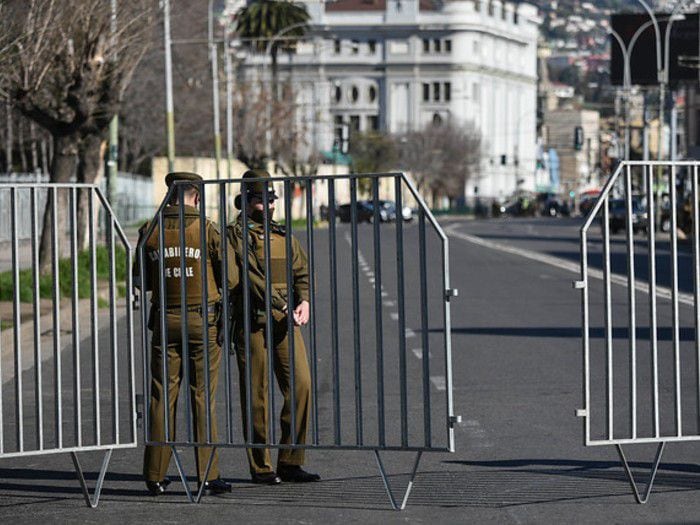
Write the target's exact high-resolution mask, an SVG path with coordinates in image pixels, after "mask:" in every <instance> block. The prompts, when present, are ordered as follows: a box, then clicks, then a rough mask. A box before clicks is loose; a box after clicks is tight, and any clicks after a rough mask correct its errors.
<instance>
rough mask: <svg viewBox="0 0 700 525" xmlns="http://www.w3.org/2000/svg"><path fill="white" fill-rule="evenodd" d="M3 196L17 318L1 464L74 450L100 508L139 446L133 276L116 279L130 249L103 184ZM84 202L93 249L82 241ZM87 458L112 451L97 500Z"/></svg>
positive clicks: (0, 342) (2, 359)
mask: <svg viewBox="0 0 700 525" xmlns="http://www.w3.org/2000/svg"><path fill="white" fill-rule="evenodd" d="M42 195H44V197H45V199H46V200H45V201H44V200H42V199H41V196H42ZM0 196H1V197H0V198H2V199H5V202H7V203H8V208H7V209H6V210H3V212H5V211H7V212H8V219H9V229H10V238H11V243H12V269H11V270H10V273H11V290H0V294H1V295H3V296H10V300H11V303H12V317H11V318H10V319H2V322H3V325H4V324H5V323H8V324H10V325H11V327H10V328H7V329H5V330H3V331H2V332H0V377H2V386H1V387H0V459H3V458H15V457H27V456H35V455H45V454H56V453H70V454H71V457H72V459H73V463H74V466H75V470H76V474H77V476H78V480H79V482H80V485H81V488H82V491H83V495H84V497H85V501H86V503H87V504H88V505H89V506H91V507H95V506H97V504H98V502H99V498H100V494H101V490H102V485H103V481H104V476H105V473H106V471H107V467H108V465H109V460H110V457H111V454H112V451H113V450H115V449H123V448H133V447H135V446H136V411H135V385H134V361H133V342H132V337H131V334H132V332H133V322H132V321H133V320H132V304H131V301H130V300H127V299H124V300H120V298H119V290H124V291H128V290H131V288H132V286H131V276H130V274H129V273H128V272H127V273H126V275H125V276H124V280H123V281H121V279H119V278H118V277H117V268H118V266H119V265H120V263H123V264H122V267H124V266H126V267H128V266H129V265H130V264H131V251H130V246H129V242H128V240H127V238H126V236H125V235H124V232H123V231H122V229H121V227H120V226H119V224H118V222H117V221H116V219H115V217H114V214H113V212H112V210H111V208H110V206H109V204H108V202H107V201H106V199H105V198H104V196H103V194H102V193H101V191H100V190H99V188H97V187H96V186H94V185H83V184H45V183H36V184H31V183H26V184H22V183H12V184H0ZM81 198H84V200H81ZM79 202H84V203H85V205H86V208H85V209H84V210H83V212H85V213H86V221H85V226H86V228H87V232H86V244H87V250H80V246H79V244H78V242H79V241H78V230H79V223H78V217H79V215H80V212H79V208H80V205H79ZM44 208H45V212H46V217H45V221H44V220H42V217H44V213H43V212H44ZM99 208H102V209H103V210H104V212H105V213H106V214H107V216H108V217H109V218H110V221H109V229H108V236H107V241H106V243H103V242H102V240H101V239H99V237H98V235H97V234H96V231H97V215H98V213H97V212H98V209H99ZM21 226H24V227H27V228H28V229H29V234H30V235H29V241H30V249H29V252H28V253H27V254H23V253H21V252H20V250H19V248H18V240H19V236H20V233H19V232H20V227H21ZM42 232H43V235H42ZM117 244H119V245H121V246H123V248H124V252H120V254H119V255H118V254H117V251H116V247H117ZM42 250H45V252H43V253H44V254H45V257H46V261H48V264H47V265H46V266H47V267H48V270H47V272H46V273H45V274H42V273H41V268H40V261H41V253H42ZM98 250H99V251H100V252H102V251H104V252H106V254H105V258H103V262H102V264H100V262H99V261H98V259H99V258H98ZM64 252H65V253H67V254H68V255H67V257H66V258H65V259H61V256H60V254H62V253H64ZM122 255H123V258H124V260H123V261H119V257H121V256H122ZM23 257H27V258H28V259H29V260H28V261H22V260H21V259H22V258H23ZM20 267H26V268H27V270H23V271H20ZM100 276H102V277H103V278H100ZM3 282H6V281H3ZM83 296H89V299H82V300H81V297H83ZM25 303H28V304H26V305H25ZM101 307H104V308H106V312H105V311H102V312H101V310H100V308H101ZM3 327H4V326H3ZM66 333H69V334H70V336H69V337H66V336H65V335H64V334H66ZM120 334H123V335H124V339H121V338H120V337H119V335H120ZM86 391H87V392H89V393H88V394H86ZM27 409H28V410H27ZM8 415H9V416H10V418H7V416H8ZM3 416H5V419H4V420H3ZM103 423H106V424H103ZM85 451H105V456H104V459H103V462H102V467H101V469H100V472H99V476H98V479H97V484H96V486H95V488H94V495H93V496H92V497H91V496H90V493H89V491H88V488H87V484H86V481H85V477H84V476H83V470H82V468H81V466H80V462H79V460H78V456H77V454H78V453H79V452H85Z"/></svg>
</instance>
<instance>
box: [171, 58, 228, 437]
mask: <svg viewBox="0 0 700 525" xmlns="http://www.w3.org/2000/svg"><path fill="white" fill-rule="evenodd" d="M228 52H229V50H228V49H225V50H224V53H226V54H228ZM229 164H230V158H229ZM217 187H218V189H219V226H220V227H219V230H220V231H221V255H220V257H221V308H220V310H219V311H220V315H222V316H223V321H224V322H223V329H224V344H223V345H222V346H223V348H222V351H223V353H224V366H225V367H226V369H225V371H224V381H225V383H226V396H225V399H226V439H227V440H228V442H229V443H230V442H232V441H233V425H232V424H231V396H230V395H229V393H230V392H231V353H230V352H229V351H228V350H229V345H230V342H231V338H230V333H231V332H230V323H229V309H230V308H229V306H230V305H229V304H228V292H229V286H230V283H229V279H228V268H229V260H228V246H229V244H228V237H227V236H226V223H227V222H228V220H227V214H226V211H227V210H226V188H227V184H226V183H221V184H217ZM182 255H183V258H182V260H184V253H183V254H182ZM230 264H235V261H231V262H230Z"/></svg>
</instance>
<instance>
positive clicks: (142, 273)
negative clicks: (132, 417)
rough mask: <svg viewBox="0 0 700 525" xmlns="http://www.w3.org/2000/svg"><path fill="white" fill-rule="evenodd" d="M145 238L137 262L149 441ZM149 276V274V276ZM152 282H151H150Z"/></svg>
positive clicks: (146, 437)
mask: <svg viewBox="0 0 700 525" xmlns="http://www.w3.org/2000/svg"><path fill="white" fill-rule="evenodd" d="M147 241H148V239H147V238H144V239H142V240H141V246H139V247H138V249H137V250H138V253H137V256H138V259H139V261H138V264H139V287H140V290H139V297H140V308H141V348H142V353H143V362H142V363H141V367H142V372H143V399H144V401H143V402H144V407H143V429H144V441H145V442H146V443H148V442H150V441H151V428H150V414H149V412H150V410H151V395H150V393H151V391H152V387H151V361H150V359H149V348H148V313H147V312H146V309H147V308H148V304H147V303H146V294H147V292H146V255H145V252H146V242H147ZM149 278H150V276H149ZM151 284H153V283H151Z"/></svg>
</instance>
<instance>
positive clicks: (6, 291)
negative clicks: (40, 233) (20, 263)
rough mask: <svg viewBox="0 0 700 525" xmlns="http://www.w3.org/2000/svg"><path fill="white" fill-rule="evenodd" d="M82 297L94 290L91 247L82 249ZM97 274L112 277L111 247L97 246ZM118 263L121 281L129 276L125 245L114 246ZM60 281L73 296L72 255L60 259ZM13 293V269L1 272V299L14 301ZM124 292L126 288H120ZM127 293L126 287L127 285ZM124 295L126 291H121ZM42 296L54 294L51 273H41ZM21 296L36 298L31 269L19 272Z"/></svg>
mask: <svg viewBox="0 0 700 525" xmlns="http://www.w3.org/2000/svg"><path fill="white" fill-rule="evenodd" d="M77 263H78V264H77V266H78V280H77V286H78V297H79V298H80V299H86V298H88V297H90V294H91V292H92V287H91V277H90V252H89V251H88V250H85V251H82V252H80V253H78V261H77ZM95 263H96V277H97V280H98V281H107V280H108V279H109V251H108V250H107V248H106V247H105V246H98V247H96V249H95ZM114 267H115V277H116V280H117V281H123V280H124V279H125V278H126V272H127V268H126V250H125V249H124V247H122V246H115V247H114ZM58 281H59V289H60V294H61V297H70V296H71V294H72V293H73V266H72V264H71V260H70V258H66V259H61V260H60V261H59V262H58ZM12 293H13V276H12V272H11V271H8V272H2V273H0V301H11V300H12ZM119 293H120V294H121V293H122V291H121V290H119ZM123 293H124V295H125V294H126V287H123ZM120 296H121V297H123V295H120ZM39 297H41V298H42V299H50V298H51V297H53V276H52V275H51V274H47V275H41V276H40V277H39ZM19 300H20V302H22V303H30V302H32V301H33V300H34V283H33V276H32V271H31V270H21V271H20V272H19Z"/></svg>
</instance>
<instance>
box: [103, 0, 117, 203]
mask: <svg viewBox="0 0 700 525" xmlns="http://www.w3.org/2000/svg"><path fill="white" fill-rule="evenodd" d="M111 10H112V13H111V20H110V32H111V39H112V42H111V45H112V49H113V50H114V49H115V48H116V34H117V0H111ZM118 152H119V115H118V114H116V113H115V114H114V116H113V117H112V120H111V121H110V123H109V152H108V155H107V159H108V160H107V169H108V171H107V181H106V183H107V200H108V201H110V202H112V198H113V197H114V195H115V194H116V190H117V159H118Z"/></svg>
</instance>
